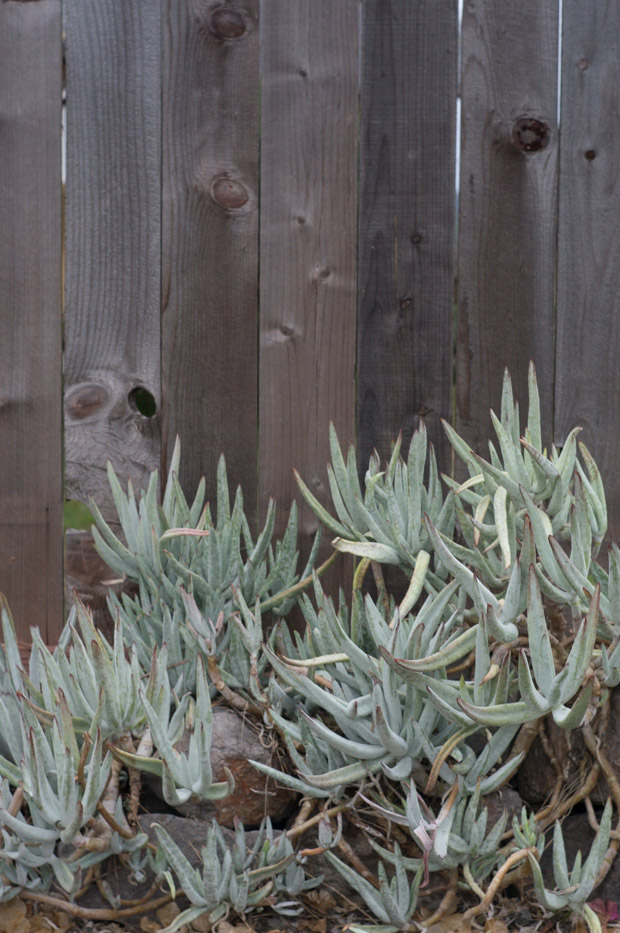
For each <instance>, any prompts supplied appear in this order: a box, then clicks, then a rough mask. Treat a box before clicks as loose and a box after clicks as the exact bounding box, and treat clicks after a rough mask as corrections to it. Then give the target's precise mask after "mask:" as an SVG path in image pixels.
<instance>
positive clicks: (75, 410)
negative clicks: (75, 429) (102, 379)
mask: <svg viewBox="0 0 620 933" xmlns="http://www.w3.org/2000/svg"><path fill="white" fill-rule="evenodd" d="M108 399H109V394H108V390H107V389H106V388H105V386H102V385H99V383H97V382H86V383H83V384H82V385H77V386H74V387H73V388H72V389H69V391H68V392H67V395H66V397H65V409H66V412H67V414H68V415H70V417H71V418H75V419H76V420H78V421H79V420H81V419H82V418H88V417H89V415H94V414H95V412H97V411H99V409H100V408H103V407H104V405H105V404H106V403H107V401H108Z"/></svg>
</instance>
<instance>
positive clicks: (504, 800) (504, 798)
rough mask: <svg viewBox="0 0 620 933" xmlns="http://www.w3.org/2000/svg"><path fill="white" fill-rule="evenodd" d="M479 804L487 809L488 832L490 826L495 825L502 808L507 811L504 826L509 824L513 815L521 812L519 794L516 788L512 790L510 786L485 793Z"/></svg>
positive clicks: (521, 804) (521, 805)
mask: <svg viewBox="0 0 620 933" xmlns="http://www.w3.org/2000/svg"><path fill="white" fill-rule="evenodd" d="M481 806H482V807H486V809H487V813H488V816H487V832H488V831H489V830H490V829H491V827H493V826H495V824H496V823H497V821H498V820H499V819H500V817H501V816H502V813H503V812H504V810H506V811H507V812H508V820H507V822H506V826H510V825H511V823H512V818H513V816H514V815H515V814H517V815H519V814H520V813H521V808H522V807H523V801H522V799H521V796H520V794H518V793H517V791H516V790H513V788H512V787H502V789H501V790H496V791H493V793H492V794H487V795H486V796H485V797H483V798H482V803H481Z"/></svg>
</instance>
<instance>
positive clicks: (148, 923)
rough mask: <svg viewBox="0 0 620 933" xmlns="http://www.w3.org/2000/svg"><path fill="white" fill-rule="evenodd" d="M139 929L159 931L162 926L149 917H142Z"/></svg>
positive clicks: (143, 932) (153, 932)
mask: <svg viewBox="0 0 620 933" xmlns="http://www.w3.org/2000/svg"><path fill="white" fill-rule="evenodd" d="M140 929H141V930H142V933H159V931H160V930H163V927H162V925H161V924H160V923H157V922H156V921H155V920H151V918H150V917H142V918H141V920H140Z"/></svg>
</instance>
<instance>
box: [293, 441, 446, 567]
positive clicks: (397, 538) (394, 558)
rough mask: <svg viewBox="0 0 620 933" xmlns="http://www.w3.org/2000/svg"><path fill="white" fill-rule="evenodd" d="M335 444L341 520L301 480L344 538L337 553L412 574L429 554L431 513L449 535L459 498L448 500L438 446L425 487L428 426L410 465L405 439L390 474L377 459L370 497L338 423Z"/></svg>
mask: <svg viewBox="0 0 620 933" xmlns="http://www.w3.org/2000/svg"><path fill="white" fill-rule="evenodd" d="M329 441H330V451H331V457H332V462H331V464H330V465H328V468H327V472H328V477H329V486H330V490H331V495H332V501H333V504H334V509H335V511H336V514H337V516H338V518H337V519H336V518H333V517H332V516H331V515H330V514H329V512H327V510H326V509H324V508H323V506H322V505H321V504H320V503H319V501H318V500H317V499H316V498H315V496H313V495H312V493H311V492H310V490H309V489H308V487H307V486H306V484H305V483H304V482H303V480H302V478H301V477H300V476H299V474H296V475H297V482H298V485H299V488H300V490H301V493H302V495H303V497H304V499H305V500H306V502H307V503H308V504H309V505H310V507H311V508H312V509H313V511H314V512H315V514H316V515H317V516H318V518H319V519H320V520H321V521H322V522H323V524H324V525H325V527H326V528H327V529H328V530H329V531H331V532H333V533H334V534H336V535H337V536H338V537H337V538H336V540H335V541H334V542H333V544H334V547H335V548H336V549H337V550H339V551H343V552H344V553H348V554H355V555H356V556H357V557H362V558H369V559H370V560H375V561H378V562H379V563H382V564H396V565H397V566H400V567H402V569H403V570H404V571H405V572H409V571H410V570H411V569H412V568H414V567H415V565H416V560H417V557H418V554H419V553H420V551H423V550H425V551H428V550H429V540H428V533H427V530H426V527H425V525H424V521H423V519H424V515H425V514H427V515H429V516H430V517H431V519H432V520H433V521H434V522H435V524H436V525H437V526H438V527H439V528H441V530H442V531H443V532H444V533H445V534H447V535H451V534H452V530H453V527H454V502H453V497H452V495H451V494H448V496H447V497H446V498H445V500H444V497H443V493H442V490H441V484H440V481H439V474H438V471H437V463H436V461H435V455H434V452H433V450H432V447H431V450H430V454H429V456H428V485H427V486H425V485H424V475H425V472H426V469H427V437H426V428H425V427H424V424H421V426H420V428H419V430H418V431H416V432H415V433H414V435H413V437H412V439H411V444H410V447H409V454H408V458H407V461H404V460H403V458H402V457H401V456H400V449H401V438H400V437H399V438H398V440H397V442H396V444H395V445H394V448H393V451H392V456H391V458H390V462H389V464H388V465H387V468H386V470H385V471H382V470H381V469H380V466H381V464H380V460H379V457H378V455H377V454H376V453H375V454H374V455H373V456H372V458H371V460H370V465H369V467H368V471H367V473H366V478H365V491H364V494H362V489H361V486H360V482H359V479H358V468H357V461H356V456H355V449H354V448H353V447H351V448H350V449H349V452H348V455H347V459H346V462H345V459H344V457H343V454H342V449H341V447H340V443H339V441H338V436H337V434H336V430H335V428H334V426H333V424H331V425H330V434H329Z"/></svg>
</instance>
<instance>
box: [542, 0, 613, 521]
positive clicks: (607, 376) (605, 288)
mask: <svg viewBox="0 0 620 933" xmlns="http://www.w3.org/2000/svg"><path fill="white" fill-rule="evenodd" d="M563 23H564V28H563V41H562V48H563V56H562V112H561V125H562V135H561V143H560V186H559V190H560V195H559V197H560V205H559V236H558V244H559V252H558V286H557V287H558V292H557V301H558V309H557V355H556V407H555V442H556V444H558V445H561V444H562V443H563V442H564V440H565V438H566V435H567V434H568V432H569V431H570V429H571V428H572V427H574V426H575V425H576V424H579V425H581V426H582V427H583V428H584V431H583V433H582V435H581V438H582V439H583V440H584V442H585V443H586V445H587V446H588V448H589V450H590V451H591V452H592V454H593V455H594V457H595V459H596V460H597V462H598V465H599V468H600V470H601V473H602V475H603V480H604V481H605V483H606V487H607V494H608V508H609V518H610V535H611V537H613V538H615V539H617V538H618V535H619V534H620V483H619V482H618V462H619V461H620V433H619V431H618V421H619V419H618V397H619V395H620V369H619V367H618V362H617V357H618V351H619V348H620V240H619V239H618V218H619V217H620V175H619V173H618V155H617V153H618V148H619V146H620V56H619V37H620V7H619V6H618V4H617V3H613V2H611V0H607V2H602V3H595V4H589V5H588V6H587V7H586V6H584V5H583V4H580V3H577V2H575V0H564V17H563Z"/></svg>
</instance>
